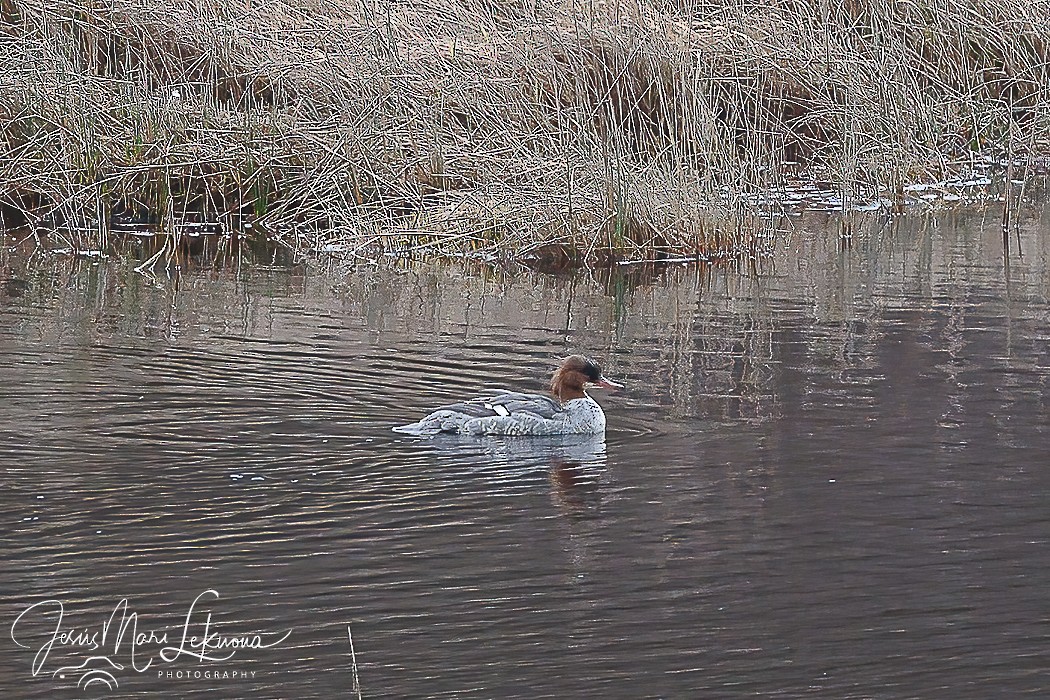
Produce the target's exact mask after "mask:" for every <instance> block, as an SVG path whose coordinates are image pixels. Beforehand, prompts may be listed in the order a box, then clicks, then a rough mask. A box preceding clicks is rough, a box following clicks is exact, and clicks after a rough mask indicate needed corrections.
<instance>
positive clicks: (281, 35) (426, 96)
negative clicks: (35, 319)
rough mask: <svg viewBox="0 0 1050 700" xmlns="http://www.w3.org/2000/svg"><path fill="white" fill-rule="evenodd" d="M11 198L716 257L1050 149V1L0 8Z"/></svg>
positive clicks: (190, 2)
mask: <svg viewBox="0 0 1050 700" xmlns="http://www.w3.org/2000/svg"><path fill="white" fill-rule="evenodd" d="M0 16H2V24H0V61H2V63H3V65H4V66H5V70H4V71H3V72H0V127H2V128H0V133H2V140H0V149H2V152H3V158H2V159H0V216H2V217H3V221H2V223H3V225H4V226H6V227H15V226H19V225H26V224H28V225H31V226H35V227H39V228H40V229H42V230H47V231H51V232H52V233H53V234H54V235H57V236H61V237H63V238H64V239H66V242H68V243H70V244H73V245H76V246H80V247H85V246H103V245H105V244H106V243H107V241H108V239H109V237H110V235H111V232H112V228H113V226H114V223H118V224H119V223H120V222H124V221H140V222H148V223H149V224H150V225H154V226H156V227H158V228H160V229H162V230H169V231H172V232H177V231H178V225H179V222H180V221H182V220H184V219H185V217H186V216H188V215H192V216H194V217H196V218H197V219H200V218H203V219H206V220H212V221H218V222H221V223H222V224H223V225H224V226H225V227H227V228H228V230H238V229H240V228H241V227H243V225H244V224H245V223H249V222H250V223H252V224H253V225H256V226H261V227H263V228H264V229H265V230H266V231H268V232H269V233H270V234H272V235H273V236H275V237H277V238H278V239H280V240H282V241H284V242H286V243H288V244H289V245H291V246H293V247H295V248H299V249H313V250H323V251H328V252H330V253H333V254H339V255H344V256H351V257H352V256H367V257H372V256H375V255H377V254H380V253H383V252H397V253H399V254H406V255H431V254H442V255H467V256H479V257H517V258H521V257H527V256H530V255H556V256H557V255H564V256H566V257H571V258H573V259H581V260H588V259H589V260H600V259H607V258H609V257H624V256H627V257H632V258H645V259H648V258H654V257H660V256H663V255H701V256H719V255H727V254H733V253H734V252H739V251H741V250H746V249H747V248H749V247H750V246H753V245H754V242H755V237H754V234H755V232H756V230H758V229H760V228H761V227H762V226H763V225H767V226H768V224H763V223H762V221H761V220H758V219H755V218H754V216H753V213H752V212H751V211H750V209H749V208H748V207H747V206H745V205H744V202H745V201H747V199H746V197H747V196H748V195H753V194H756V193H776V192H779V191H783V190H784V189H785V188H786V187H787V186H788V183H789V182H790V181H791V180H792V179H793V178H797V177H800V176H801V177H810V178H814V179H819V180H822V181H826V182H830V183H832V185H833V186H834V187H837V188H839V189H840V190H841V192H842V198H843V200H844V202H846V203H848V202H849V201H851V200H862V199H870V198H872V197H875V196H888V197H890V198H893V197H895V196H899V195H900V194H901V192H902V188H903V187H904V185H905V184H907V183H909V182H914V181H917V180H923V179H939V178H941V179H942V178H944V177H946V176H948V175H949V174H951V173H953V172H955V171H958V170H965V169H966V168H968V167H970V166H972V165H973V163H974V162H976V159H977V158H978V157H980V158H988V157H991V158H992V159H1000V160H1012V161H1015V162H1018V163H1022V164H1024V163H1028V162H1031V160H1032V159H1035V158H1039V157H1044V156H1046V155H1047V153H1050V75H1048V73H1050V60H1048V56H1050V54H1048V51H1050V48H1048V46H1050V2H1047V0H1036V1H1035V2H1026V3H1017V2H1008V1H1007V0H997V1H993V0H915V1H914V2H901V3H893V4H887V3H881V2H875V1H874V0H870V1H860V0H857V1H851V2H846V3H841V2H833V1H832V0H811V1H809V2H800V1H799V2H790V1H784V2H774V3H767V4H763V5H761V6H759V5H755V6H752V5H749V4H745V3H740V2H733V3H728V2H695V3H691V2H674V1H672V2H655V1H652V0H624V1H622V2H610V1H609V0H598V1H597V2H590V3H586V4H572V3H570V2H563V1H560V0H553V1H548V0H536V1H530V0H518V1H515V2H509V3H499V4H497V3H493V2H486V1H484V0H461V1H455V0H428V1H427V2H422V1H421V0H405V1H404V2H385V3H380V2H373V1H372V0H350V1H346V0H334V1H325V0H310V1H307V2H300V3H296V4H291V3H284V2H280V1H273V2H262V3H260V2H257V1H256V0H247V2H243V1H239V2H227V1H226V0H175V1H168V2H150V3H144V2H141V1H136V0H107V1H106V2H101V1H100V0H57V1H56V0H46V1H45V0H0Z"/></svg>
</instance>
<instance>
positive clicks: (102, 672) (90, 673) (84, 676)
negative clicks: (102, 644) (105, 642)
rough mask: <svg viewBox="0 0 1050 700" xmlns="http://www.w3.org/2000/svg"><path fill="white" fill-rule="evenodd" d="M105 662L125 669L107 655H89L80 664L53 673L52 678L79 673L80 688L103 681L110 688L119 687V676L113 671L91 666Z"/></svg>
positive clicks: (117, 668)
mask: <svg viewBox="0 0 1050 700" xmlns="http://www.w3.org/2000/svg"><path fill="white" fill-rule="evenodd" d="M96 661H97V662H99V663H100V664H101V663H102V662H105V663H107V664H109V666H110V668H113V669H115V670H117V671H121V670H123V669H124V667H123V666H121V665H120V664H118V663H116V662H115V661H113V660H112V659H110V658H109V657H106V656H89V657H88V658H86V659H85V660H84V663H82V664H80V665H79V666H63V667H62V668H60V669H58V670H56V671H55V672H54V673H52V674H51V676H52V678H53V677H55V676H58V677H59V678H65V677H66V674H67V673H79V674H80V680H78V681H77V687H78V688H80V689H82V690H83V689H86V688H87V687H88V686H89V685H91V684H93V683H101V684H102V685H104V686H106V688H108V689H109V690H113V689H114V688H116V687H117V678H116V676H114V675H113V674H112V673H110V672H109V671H107V670H106V669H104V668H89V666H90V665H91V663H92V662H96Z"/></svg>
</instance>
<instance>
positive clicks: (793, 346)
mask: <svg viewBox="0 0 1050 700" xmlns="http://www.w3.org/2000/svg"><path fill="white" fill-rule="evenodd" d="M1048 234H1050V219H1047V218H1046V216H1045V214H1043V213H1042V212H1036V213H1034V214H1030V215H1029V218H1027V219H1025V220H1024V221H1022V223H1021V227H1020V230H1019V231H1018V232H1017V235H1016V237H1015V236H1013V235H1012V236H1011V251H1010V258H1009V265H1007V264H1006V261H1005V260H1004V256H1003V242H1002V238H1001V234H1000V232H999V229H998V220H997V219H996V217H995V216H994V215H992V214H987V215H985V214H981V213H970V214H944V215H938V216H930V217H926V218H922V217H913V218H909V219H906V220H903V221H900V222H897V223H890V224H886V223H885V222H884V221H882V220H880V219H876V218H873V219H871V220H869V221H868V224H867V225H866V226H862V227H861V228H860V229H859V230H857V231H856V232H855V233H854V235H853V237H852V238H850V239H840V238H839V237H838V235H837V234H836V233H835V230H834V229H833V228H829V227H828V226H827V225H826V224H825V222H824V220H822V219H820V218H819V217H817V216H811V217H805V218H803V220H801V221H800V222H799V227H798V230H797V231H796V232H795V233H793V234H790V235H787V236H785V237H784V238H783V239H782V240H781V241H779V242H778V244H777V251H776V253H775V254H774V255H773V257H772V258H771V259H770V260H768V261H765V262H764V263H763V264H762V265H761V266H760V268H759V269H756V270H751V271H744V272H742V273H737V272H734V271H730V270H696V269H688V268H673V269H669V270H663V271H655V272H654V271H641V270H633V269H628V270H623V271H621V273H622V274H615V275H605V274H597V273H595V274H591V275H587V274H582V275H577V276H572V277H549V276H544V275H539V274H532V273H522V274H518V275H510V274H504V273H487V274H486V273H482V272H480V271H477V270H463V269H459V268H455V267H447V266H446V267H441V266H419V267H414V268H411V269H400V270H396V269H394V270H392V269H374V268H365V269H363V270H360V271H358V272H357V273H356V274H354V275H349V276H348V275H341V274H339V273H338V271H334V272H330V273H321V272H316V271H310V270H308V269H305V268H299V267H268V266H261V265H259V266H253V265H250V264H247V263H245V264H244V265H242V266H241V267H240V268H220V269H208V268H194V267H193V265H192V264H191V265H189V266H188V267H187V268H186V269H184V270H183V272H182V274H181V275H180V276H178V278H177V279H176V278H171V279H169V278H166V277H162V278H159V279H155V280H151V279H147V278H144V277H142V276H141V275H136V274H134V273H133V272H131V268H133V267H134V265H135V264H137V263H136V262H134V261H128V260H121V259H111V260H109V261H98V260H81V261H75V260H74V261H70V260H60V261H57V262H53V263H49V264H43V265H36V266H34V267H32V268H25V267H21V266H20V264H19V263H17V262H15V261H14V260H13V259H8V258H7V257H5V259H4V260H3V263H4V266H3V269H5V270H6V276H7V278H8V281H6V282H5V283H4V286H2V287H0V396H2V402H0V464H2V470H0V485H2V490H0V522H2V523H3V529H2V531H0V557H2V558H3V567H2V570H0V591H2V598H0V602H2V605H0V619H2V621H3V625H4V628H5V630H4V635H3V638H4V640H5V641H3V642H0V648H2V650H3V651H2V653H0V696H3V697H11V698H54V697H85V696H90V697H102V696H105V697H172V696H174V697H190V698H194V697H201V698H204V697H207V698H213V697H224V698H249V697H250V698H287V697H296V698H332V697H355V696H356V693H355V686H354V667H353V661H354V660H356V664H357V675H358V678H359V681H360V686H361V690H362V696H363V697H365V698H423V697H427V698H575V697H610V698H612V697H615V698H621V697H622V698H642V697H666V698H694V697H698V698H731V697H774V698H794V697H820V698H835V699H841V698H935V697H960V698H989V697H1025V696H1031V697H1044V696H1045V694H1046V692H1047V690H1048V688H1050V632H1048V626H1047V623H1048V622H1050V614H1048V612H1047V606H1046V601H1047V594H1046V580H1047V576H1048V575H1050V550H1048V547H1047V544H1048V539H1050V522H1048V520H1047V518H1046V506H1045V501H1046V496H1047V494H1048V492H1050V470H1048V465H1050V418H1048V410H1047V409H1048V403H1050V323H1048V317H1050V304H1048V296H1050V235H1048ZM190 262H191V263H192V261H190ZM573 352H584V353H588V354H592V355H594V356H596V357H598V358H601V359H602V360H604V361H605V369H606V373H607V375H608V376H610V378H613V379H616V380H620V381H624V382H625V383H627V384H628V388H627V389H626V390H625V391H623V392H619V393H615V394H613V393H602V394H597V392H595V395H596V397H597V399H598V400H599V402H601V403H602V404H603V405H604V406H605V408H606V412H607V415H608V416H609V431H608V434H607V437H606V439H605V440H604V441H601V440H593V439H583V438H557V439H545V440H534V441H529V440H523V439H512V438H511V439H499V438H488V439H482V440H472V439H464V438H455V437H446V438H441V439H435V440H417V439H412V438H406V437H405V436H402V435H398V434H395V433H392V432H390V427H391V426H393V425H397V424H400V423H404V422H408V421H409V420H414V419H416V418H417V417H419V416H420V415H422V414H423V413H424V412H425V411H426V410H427V409H428V408H431V407H433V406H436V405H439V404H441V403H444V402H448V401H449V400H453V399H456V398H460V397H463V396H468V395H469V394H470V393H471V391H473V390H475V389H478V388H480V387H482V386H489V385H504V386H510V387H514V388H519V389H524V390H536V391H542V390H543V388H544V386H545V384H546V382H547V379H548V375H549V372H550V371H551V369H552V368H553V367H554V366H555V364H556V362H557V359H558V358H559V357H562V356H564V355H566V354H568V353H573ZM207 590H214V591H215V592H216V594H217V595H218V596H219V597H218V599H216V598H215V597H214V596H213V595H211V594H205V593H204V592H205V591H207ZM202 594H203V596H202ZM198 596H202V597H201V598H200V600H199V602H198V603H197V605H196V606H195V607H194V609H193V610H194V612H192V613H189V608H190V605H191V603H192V602H193V601H194V599H195V598H197V597H198ZM122 599H127V601H128V610H127V611H126V612H124V611H122V610H120V609H118V611H117V614H116V615H115V619H116V620H117V624H119V621H120V620H121V619H122V617H124V618H126V617H127V616H128V615H129V614H130V613H137V615H138V616H137V618H136V622H137V625H138V629H139V631H140V632H144V631H146V630H153V631H154V633H155V635H156V637H158V638H159V636H160V635H161V634H162V633H164V632H166V633H167V635H168V639H167V644H166V646H168V647H176V648H177V647H178V646H179V640H180V639H181V636H182V634H183V627H184V626H185V627H186V629H187V630H189V631H190V632H191V633H192V634H198V635H202V634H203V632H202V630H203V625H204V621H205V616H206V614H207V613H208V612H210V613H211V615H212V617H211V627H210V630H209V632H210V633H212V634H215V633H218V634H220V635H224V636H229V637H234V636H238V635H241V636H244V635H252V634H256V633H260V634H261V637H260V639H259V641H260V642H261V643H263V644H270V646H269V648H266V649H258V648H248V649H240V650H235V652H236V653H235V656H234V657H233V658H231V659H228V660H226V661H222V662H209V661H205V662H199V661H197V660H195V659H194V658H193V657H191V656H189V655H188V654H182V655H180V656H176V657H175V658H174V659H173V660H171V661H170V662H169V661H165V660H164V659H163V658H162V657H160V656H159V653H160V649H161V648H162V647H163V646H165V644H163V643H158V642H157V641H156V640H150V639H148V638H144V639H143V640H142V643H141V644H140V645H139V646H138V647H137V649H136V653H137V657H138V659H137V661H136V664H137V667H139V668H141V667H142V666H144V665H145V664H146V663H147V662H150V663H151V665H150V666H149V667H148V668H147V669H146V670H145V671H143V672H137V670H136V668H133V667H132V666H131V663H130V661H131V660H130V651H131V644H130V643H129V642H128V641H127V638H125V640H124V643H123V645H122V646H121V647H120V648H119V649H116V650H114V649H113V646H114V645H113V641H114V638H115V632H114V631H113V629H112V628H111V629H110V631H109V633H108V635H109V636H108V637H106V639H105V640H102V642H101V643H100V644H99V647H100V649H98V650H91V649H90V646H91V645H90V641H91V640H90V638H89V637H90V634H91V633H92V632H96V633H98V632H99V630H100V629H101V627H102V623H103V622H105V621H106V620H107V619H108V618H109V617H110V615H111V613H113V611H114V607H115V606H117V604H118V603H119V602H120V601H121V600H122ZM48 600H52V601H62V603H63V605H64V609H65V617H64V618H63V622H62V626H63V627H64V628H68V629H74V630H78V631H81V632H82V633H83V634H82V635H81V636H80V637H79V638H68V637H67V638H60V639H59V640H58V641H56V642H55V643H54V645H53V646H52V647H51V650H50V653H49V654H48V655H47V656H46V658H45V659H44V660H43V663H42V664H41V666H40V668H39V669H38V672H37V675H35V676H34V675H33V663H34V662H33V659H34V654H36V653H37V651H38V649H40V647H41V646H43V645H44V644H45V643H46V642H47V641H48V640H49V639H51V638H52V636H53V633H54V627H55V624H56V618H55V615H54V607H55V604H54V603H51V604H49V605H50V607H49V606H48V605H41V606H40V607H37V608H34V609H32V610H30V611H29V612H28V613H26V614H25V615H23V617H22V618H21V619H20V620H18V615H19V614H20V613H22V612H23V611H25V610H26V609H27V608H28V607H29V606H30V605H33V604H34V603H41V602H42V601H48ZM187 616H189V621H187ZM16 620H17V623H16ZM348 625H349V626H350V627H351V630H352V636H353V643H354V654H353V656H352V655H351V650H350V640H349V636H348V631H347V626H348ZM12 626H14V628H15V629H14V630H12V629H11V628H12ZM289 630H290V633H288V632H289ZM285 633H288V636H287V637H286V638H284V637H283V635H284V634H285ZM12 634H13V636H15V637H17V638H18V640H19V641H20V642H21V643H24V644H25V645H26V647H28V648H21V647H19V646H17V645H16V644H15V642H14V641H12V639H11V637H12ZM95 641H99V640H98V638H96V640H95ZM212 642H213V643H216V638H214V637H213V638H212ZM184 649H187V650H193V649H192V647H191V646H190V645H186V646H184ZM197 651H198V652H199V651H200V649H197ZM172 653H173V652H172V651H171V650H169V652H168V657H169V658H171V657H172ZM210 653H212V654H213V655H218V654H219V652H218V651H216V650H212V651H211V652H210ZM228 653H229V650H228V649H227V650H224V651H223V654H228ZM92 655H96V656H97V655H103V656H107V657H108V658H109V659H110V660H111V661H113V662H115V663H119V664H121V665H122V666H123V668H122V669H119V670H118V669H108V670H109V671H111V672H112V673H111V677H112V680H111V681H109V683H108V685H111V686H113V687H111V688H107V687H105V684H103V683H102V682H97V683H95V684H93V685H91V686H89V687H88V689H87V690H83V689H81V690H78V689H77V687H76V686H77V683H78V682H80V683H81V684H83V681H84V678H85V676H84V673H85V669H80V670H74V671H69V670H67V671H65V672H64V673H63V674H62V675H64V676H65V677H64V678H59V677H57V676H56V677H53V676H52V673H53V672H54V671H55V670H57V669H59V668H61V667H63V666H72V665H76V664H80V663H81V662H83V661H85V660H86V659H88V658H89V657H91V656H92ZM92 663H93V664H95V665H96V666H97V665H101V664H103V661H99V660H97V659H96V660H95V661H94V662H92ZM198 672H199V673H200V674H202V675H201V677H193V676H192V674H194V673H198ZM204 672H209V674H216V673H218V674H220V675H219V677H218V678H216V677H214V676H210V677H208V678H204V677H203V674H204ZM223 672H227V673H230V674H234V675H235V677H234V678H223V677H221V673H223ZM169 673H170V674H171V675H170V676H169V675H166V674H169ZM180 673H181V674H183V676H182V677H179V674H180ZM252 673H254V676H252V675H251V674H252ZM186 674H190V677H186ZM243 675H247V676H248V677H247V678H245V677H242V676H243ZM88 680H90V678H88Z"/></svg>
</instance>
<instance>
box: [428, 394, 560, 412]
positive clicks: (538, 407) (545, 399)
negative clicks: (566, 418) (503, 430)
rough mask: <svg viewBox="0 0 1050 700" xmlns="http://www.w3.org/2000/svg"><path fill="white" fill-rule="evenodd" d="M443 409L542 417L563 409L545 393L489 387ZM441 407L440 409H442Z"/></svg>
mask: <svg viewBox="0 0 1050 700" xmlns="http://www.w3.org/2000/svg"><path fill="white" fill-rule="evenodd" d="M441 409H444V410H449V411H456V412H457V413H463V414H466V415H468V416H471V417H472V418H486V417H488V416H509V415H511V414H514V413H532V414H534V415H537V416H539V417H541V418H548V419H549V418H554V417H555V416H556V415H557V414H559V413H561V412H562V411H563V409H562V407H561V404H559V403H558V402H557V401H555V400H554V399H552V398H551V397H549V396H544V395H543V394H522V393H519V392H516V391H507V390H506V389H487V390H485V391H484V392H482V393H481V394H480V395H478V396H477V397H475V398H473V399H470V400H469V401H461V402H460V403H454V404H452V405H451V406H442V407H441ZM441 409H439V410H441Z"/></svg>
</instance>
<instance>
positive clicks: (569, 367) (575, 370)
mask: <svg viewBox="0 0 1050 700" xmlns="http://www.w3.org/2000/svg"><path fill="white" fill-rule="evenodd" d="M588 385H590V386H600V387H604V388H607V389H620V388H622V385H620V384H617V383H616V382H610V381H609V380H608V379H606V378H605V377H603V376H602V368H601V367H599V366H598V363H597V362H595V361H594V360H592V359H590V358H588V357H584V356H583V355H570V356H569V357H566V358H565V360H564V361H562V363H561V367H559V368H558V371H556V372H555V373H554V377H553V378H552V379H551V393H552V394H554V395H555V396H556V397H558V400H559V401H561V402H562V403H565V402H566V401H571V400H572V399H580V398H583V397H584V396H586V395H587V392H585V391H584V388H585V387H587V386H588Z"/></svg>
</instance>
